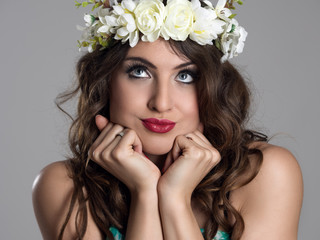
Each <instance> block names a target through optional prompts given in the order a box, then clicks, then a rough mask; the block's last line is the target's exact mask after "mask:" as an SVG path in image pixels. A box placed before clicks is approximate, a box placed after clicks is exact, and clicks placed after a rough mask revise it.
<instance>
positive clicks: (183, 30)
mask: <svg viewBox="0 0 320 240" xmlns="http://www.w3.org/2000/svg"><path fill="white" fill-rule="evenodd" d="M193 19H194V12H193V9H192V4H191V2H189V1H188V0H168V3H167V6H166V19H165V22H164V26H163V28H162V31H161V35H162V37H163V38H164V39H166V40H168V39H169V38H172V39H173V40H176V41H184V40H186V39H187V37H188V35H189V34H190V33H191V31H192V29H193Z"/></svg>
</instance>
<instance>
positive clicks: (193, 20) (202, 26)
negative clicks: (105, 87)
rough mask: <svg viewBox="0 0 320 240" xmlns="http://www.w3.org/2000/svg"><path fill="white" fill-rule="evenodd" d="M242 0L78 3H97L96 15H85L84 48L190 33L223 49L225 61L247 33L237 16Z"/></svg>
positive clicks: (181, 38) (90, 1)
mask: <svg viewBox="0 0 320 240" xmlns="http://www.w3.org/2000/svg"><path fill="white" fill-rule="evenodd" d="M235 2H236V3H238V4H242V2H241V0H219V1H218V3H217V5H216V7H213V5H212V3H211V2H210V1H209V0H191V1H188V0H168V1H167V4H166V6H165V5H164V4H163V2H162V0H122V1H121V3H118V1H117V0H87V1H85V2H81V3H79V2H77V1H76V6H77V7H80V6H83V7H86V6H88V5H89V4H93V7H92V11H94V10H95V9H97V10H98V11H96V13H95V14H85V15H84V20H85V22H86V26H85V27H81V26H78V29H79V30H81V31H83V34H82V38H81V40H80V41H78V43H79V49H80V50H81V48H83V47H85V48H87V49H88V51H89V52H92V51H94V50H95V49H96V47H97V45H100V46H101V48H100V49H105V48H108V47H109V46H111V45H112V44H113V43H114V42H115V41H114V40H117V41H120V40H121V42H122V43H125V42H127V41H129V45H130V46H131V47H134V46H135V45H136V44H137V43H138V41H139V39H140V38H141V40H142V41H148V42H154V41H156V40H157V39H158V38H159V37H162V38H164V39H165V40H168V39H170V38H171V39H173V40H175V41H184V40H186V39H187V38H188V37H189V38H190V39H191V40H193V41H195V42H197V43H198V44H200V45H206V44H209V45H212V44H215V46H216V47H217V48H218V49H219V50H220V51H221V52H222V53H223V54H224V55H223V57H222V58H221V61H222V62H224V61H226V60H228V59H231V58H232V57H233V56H237V55H238V54H239V53H241V52H242V51H243V47H244V41H245V39H246V37H247V32H246V31H245V29H244V28H243V27H241V26H239V24H238V22H237V21H236V20H235V19H234V17H235V16H236V15H235V14H232V12H231V9H235V8H234V6H233V4H234V3H235Z"/></svg>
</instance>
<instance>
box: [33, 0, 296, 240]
mask: <svg viewBox="0 0 320 240" xmlns="http://www.w3.org/2000/svg"><path fill="white" fill-rule="evenodd" d="M231 3H232V2H231ZM231 3H230V2H228V3H226V1H222V0H221V1H219V2H218V4H217V6H216V7H215V8H213V7H212V6H211V4H210V3H208V2H206V1H204V2H203V3H202V5H203V6H200V2H198V1H192V3H191V2H188V1H186V0H172V1H168V2H167V3H165V4H163V3H162V2H161V1H157V0H154V1H143V0H142V1H137V2H134V1H131V0H127V1H122V2H121V3H111V8H110V4H109V3H106V2H100V1H98V2H97V3H96V4H97V5H96V7H99V8H100V9H99V13H98V15H97V16H96V17H92V16H88V15H87V16H86V17H85V19H86V21H87V23H88V24H87V28H85V29H84V31H85V37H86V40H83V41H82V42H80V45H81V46H89V50H90V51H91V53H88V54H86V55H84V56H83V57H82V58H81V59H80V61H79V62H78V66H77V73H78V80H79V81H78V85H77V87H76V89H75V90H74V91H73V92H71V93H68V94H65V95H64V96H63V97H62V102H63V101H66V100H68V99H69V98H70V97H72V96H74V95H76V94H79V103H78V113H77V116H76V119H75V120H74V122H73V125H72V127H71V131H70V147H71V150H72V152H73V156H72V157H70V158H69V159H68V160H67V161H63V162H57V163H53V164H51V165H49V166H47V167H46V168H45V169H44V170H43V171H42V172H41V173H40V175H39V177H38V178H37V180H36V183H35V187H34V191H33V201H34V208H35V214H36V217H37V220H38V223H39V226H40V230H41V232H42V235H43V238H44V239H57V238H58V239H106V238H107V239H113V238H114V239H124V237H125V239H246V240H250V239H255V240H256V239H262V240H263V239H271V238H272V239H296V238H297V228H298V221H299V214H300V208H301V202H302V177H301V172H300V169H299V166H298V164H297V161H296V160H295V158H294V157H293V156H292V155H291V154H290V152H288V151H287V150H285V149H282V148H280V147H277V146H272V145H270V144H268V143H267V138H266V137H265V136H264V135H263V134H260V133H257V132H255V131H250V130H247V129H246V128H245V123H246V120H247V117H248V109H249V97H250V96H249V92H248V89H247V86H246V84H245V82H244V80H243V78H242V77H241V76H240V74H239V73H238V72H237V70H236V69H235V68H234V67H233V66H232V65H231V64H230V63H229V62H228V61H226V60H227V59H229V58H231V57H232V56H233V55H236V54H237V53H240V52H241V51H242V48H243V46H240V45H241V44H242V45H243V41H244V39H245V36H246V33H245V31H244V29H243V28H241V27H240V26H238V24H237V22H236V21H235V20H231V18H232V17H231V14H230V13H229V9H228V8H227V7H231V6H232V4H231ZM228 4H229V5H228ZM230 4H231V5H230ZM145 10H146V11H145ZM188 11H190V12H188ZM146 12H147V14H148V16H149V15H151V16H153V17H154V18H152V19H156V21H158V22H160V24H158V25H157V24H147V25H143V23H144V22H145V21H143V20H145V18H144V17H146V16H145V15H144V14H145V13H146ZM179 14H182V16H183V18H179V16H180V15H179ZM189 15H190V16H189ZM148 16H147V17H148ZM131 17H133V18H134V19H135V21H134V22H132V21H131ZM189 17H190V19H192V21H191V22H190V21H189V20H190V19H189ZM202 17H205V18H204V19H205V20H206V21H203V19H202ZM159 19H160V20H159ZM181 19H183V21H182V20H181ZM194 19H196V20H194ZM150 21H152V20H150V19H149V20H148V23H150ZM170 21H171V22H170ZM179 21H180V22H179ZM181 21H182V22H183V24H181ZM170 23H173V24H171V25H170ZM179 23H180V25H179ZM189 23H190V24H191V25H192V29H191V28H190V29H191V30H190V29H188V26H189V25H188V24H189ZM200 23H201V24H200ZM117 24H118V25H117ZM178 25H179V26H181V27H180V28H179V27H177V26H178ZM191 25H190V26H191ZM135 26H136V28H134V27H135ZM150 26H152V27H153V29H152V31H149V30H150V29H149V28H148V27H150ZM172 26H174V27H173V28H172ZM202 26H204V28H203V29H202V28H201V27H202ZM208 26H210V27H211V28H210V31H209V30H208V29H209V28H207V27H208ZM212 29H215V30H214V31H213V30H212ZM208 31H209V33H210V34H207V33H208ZM185 33H187V34H185ZM88 39H89V40H88ZM230 39H231V40H230ZM120 40H121V41H120ZM213 42H214V43H215V45H213V44H212V43H213ZM235 42H236V43H237V44H238V45H236V46H235V47H234V46H233V45H232V44H236V43H235ZM230 43H231V45H230ZM228 44H229V45H228Z"/></svg>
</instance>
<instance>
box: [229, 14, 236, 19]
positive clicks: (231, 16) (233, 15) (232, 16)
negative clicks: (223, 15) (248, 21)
mask: <svg viewBox="0 0 320 240" xmlns="http://www.w3.org/2000/svg"><path fill="white" fill-rule="evenodd" d="M235 16H237V14H235V13H234V14H231V15H230V16H229V18H230V19H232V18H234V17H235Z"/></svg>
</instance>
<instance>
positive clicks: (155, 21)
mask: <svg viewBox="0 0 320 240" xmlns="http://www.w3.org/2000/svg"><path fill="white" fill-rule="evenodd" d="M134 14H135V16H136V24H137V27H138V29H139V31H140V32H141V33H143V34H144V35H143V36H142V41H149V42H154V41H155V40H157V39H158V38H159V35H160V30H161V27H162V24H163V20H164V16H165V7H164V5H163V3H162V2H161V1H159V0H142V1H140V3H139V4H138V6H137V7H136V9H135V10H134Z"/></svg>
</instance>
